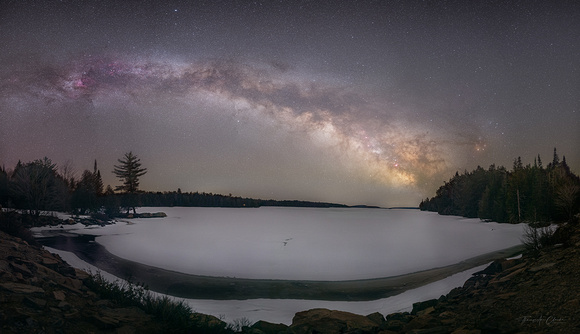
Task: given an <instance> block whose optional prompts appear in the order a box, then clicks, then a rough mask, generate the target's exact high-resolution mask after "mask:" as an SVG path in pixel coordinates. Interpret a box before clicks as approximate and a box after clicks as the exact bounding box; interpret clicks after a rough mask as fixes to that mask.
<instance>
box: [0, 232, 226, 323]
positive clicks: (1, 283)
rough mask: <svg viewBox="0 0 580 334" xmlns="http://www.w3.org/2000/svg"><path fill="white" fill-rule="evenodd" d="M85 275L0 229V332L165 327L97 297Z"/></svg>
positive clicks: (152, 318) (138, 313)
mask: <svg viewBox="0 0 580 334" xmlns="http://www.w3.org/2000/svg"><path fill="white" fill-rule="evenodd" d="M88 277H89V275H88V274H87V273H86V272H84V271H81V270H78V269H75V268H72V267H71V266H69V265H68V264H67V263H66V262H64V261H62V259H60V257H59V256H58V255H54V254H51V253H50V252H48V251H46V250H44V249H42V248H40V247H38V246H33V245H29V244H28V243H27V242H26V241H23V240H22V239H20V238H17V237H13V236H11V235H8V234H6V233H4V232H2V231H0V305H1V307H0V333H3V334H4V333H6V334H9V333H163V332H164V331H165V329H166V328H164V327H163V325H164V324H163V322H162V321H159V320H158V319H155V318H154V317H152V316H151V315H148V314H146V313H145V312H144V311H143V310H141V309H140V308H138V307H134V306H132V307H122V306H118V305H116V304H115V303H114V302H112V301H110V300H107V299H102V298H100V296H99V295H98V294H97V293H95V292H94V291H93V290H91V288H89V286H87V284H85V281H86V280H87V279H88ZM207 317H211V321H214V322H215V321H220V320H219V319H217V318H215V317H212V316H207ZM220 322H221V321H220ZM220 325H221V327H225V323H223V324H220Z"/></svg>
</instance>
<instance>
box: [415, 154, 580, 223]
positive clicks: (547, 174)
mask: <svg viewBox="0 0 580 334" xmlns="http://www.w3.org/2000/svg"><path fill="white" fill-rule="evenodd" d="M419 208H420V209H421V210H426V211H434V212H438V213H439V214H442V215H456V216H463V217H469V218H480V219H482V220H489V221H495V222H509V223H519V222H565V221H568V220H570V219H571V218H572V217H573V215H574V214H575V213H577V212H579V211H580V178H579V177H578V176H577V175H575V174H574V173H573V172H572V171H571V170H570V167H569V166H568V164H567V163H566V157H565V156H563V158H562V160H560V158H559V156H558V153H557V150H556V149H555V148H554V156H553V158H552V161H551V162H550V163H548V165H547V166H545V167H544V166H543V163H542V159H541V158H540V156H539V155H538V156H537V157H536V158H535V159H534V163H533V165H532V164H527V165H525V166H524V165H523V163H522V160H521V157H518V158H517V159H514V163H513V167H512V170H507V169H506V168H505V167H503V166H499V167H496V166H495V165H491V166H489V168H488V169H487V170H486V169H484V168H482V167H480V166H478V167H477V168H476V169H475V170H473V171H471V172H468V171H465V172H464V173H462V174H460V173H459V172H457V173H455V176H453V177H452V178H451V179H450V180H449V182H445V184H444V185H442V186H441V187H439V189H438V190H437V192H436V195H435V196H434V197H432V198H427V199H425V200H423V201H422V202H421V204H420V205H419Z"/></svg>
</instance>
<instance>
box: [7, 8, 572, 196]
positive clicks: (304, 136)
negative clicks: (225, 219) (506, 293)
mask: <svg viewBox="0 0 580 334" xmlns="http://www.w3.org/2000/svg"><path fill="white" fill-rule="evenodd" d="M579 32H580V5H579V4H578V2H576V1H533V0H532V1H528V0H525V1H524V0H522V1H493V0H491V1H219V0H216V1H90V0H89V1H6V0H5V1H2V2H1V3H0V45H1V47H0V62H1V64H2V66H0V164H2V165H4V166H5V167H6V168H7V169H11V168H13V167H14V165H15V164H16V162H17V161H18V160H22V161H24V162H26V161H31V160H34V159H39V158H42V157H44V156H47V157H49V158H51V159H52V160H53V161H54V162H55V163H57V164H59V165H60V166H63V165H64V164H66V163H67V161H68V163H69V164H72V166H73V167H74V169H75V170H76V171H77V175H78V176H80V174H81V173H82V171H83V170H84V169H92V167H93V161H94V160H95V159H96V160H97V162H98V164H99V169H100V170H101V173H102V175H103V179H104V182H105V184H111V185H112V186H115V185H117V184H119V182H118V180H116V179H115V177H114V175H113V174H112V172H111V171H112V169H113V165H114V164H116V163H117V159H118V158H121V157H122V156H123V154H124V153H125V152H128V151H132V152H133V153H134V154H136V155H137V156H138V157H139V158H141V162H142V163H143V166H144V167H147V168H148V173H147V174H146V175H145V176H143V177H142V179H141V188H142V189H145V190H154V191H172V190H177V188H181V189H182V191H200V192H213V193H222V194H228V193H232V194H234V195H238V196H243V197H254V198H263V199H298V200H311V201H326V202H338V203H344V204H351V205H354V204H368V205H381V206H400V205H412V206H416V205H418V203H419V202H420V200H421V199H422V198H425V197H427V196H433V195H434V192H435V190H436V189H437V188H438V187H439V186H440V185H442V184H443V181H445V180H448V179H449V178H450V177H451V176H452V175H453V174H454V173H455V172H456V171H460V172H461V171H463V170H465V169H467V170H471V169H473V168H475V167H476V166H477V165H481V166H483V167H484V168H487V167H488V166H489V165H490V164H492V163H495V164H497V165H504V166H506V167H508V168H511V166H512V163H513V160H514V158H516V157H518V156H521V157H522V161H523V162H524V164H527V163H533V160H534V157H536V156H537V154H540V155H541V157H542V159H543V160H544V164H546V163H547V162H550V161H551V159H552V154H553V148H554V147H557V149H558V153H559V154H560V156H562V155H565V156H566V160H567V162H568V165H570V167H571V168H572V170H573V171H574V172H575V173H578V172H580V149H579V148H580V130H579V129H580V39H579V38H578V36H579V35H578V34H579Z"/></svg>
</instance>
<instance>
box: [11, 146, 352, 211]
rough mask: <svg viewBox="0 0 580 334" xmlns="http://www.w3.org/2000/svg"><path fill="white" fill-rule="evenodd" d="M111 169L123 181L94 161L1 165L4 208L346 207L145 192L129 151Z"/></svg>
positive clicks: (142, 172) (137, 164)
mask: <svg viewBox="0 0 580 334" xmlns="http://www.w3.org/2000/svg"><path fill="white" fill-rule="evenodd" d="M118 161H119V165H116V166H114V167H115V168H114V170H113V173H114V174H115V175H116V176H117V177H118V178H120V180H121V182H122V184H121V185H119V186H117V187H115V189H113V187H111V186H110V185H108V186H107V187H105V186H104V185H103V180H102V177H101V171H100V169H99V167H98V164H97V161H96V160H95V162H94V166H93V170H85V171H83V172H82V174H81V176H80V177H78V176H77V173H76V172H75V171H74V170H73V169H72V168H71V166H70V164H64V165H63V166H57V165H56V164H55V163H53V162H52V160H51V159H49V158H46V157H45V158H44V159H37V160H34V161H31V162H27V163H22V162H20V161H19V162H18V163H17V164H16V166H15V167H14V168H13V169H11V170H7V169H6V168H5V167H4V166H3V167H1V168H0V207H4V208H12V209H18V210H22V211H26V212H28V213H30V214H32V215H33V216H37V217H38V216H39V215H40V213H41V212H43V211H60V212H69V213H72V214H75V215H87V214H92V215H96V216H98V217H99V218H100V219H112V218H115V217H119V216H122V215H123V214H122V212H123V211H126V212H127V214H128V213H129V211H130V209H133V210H134V209H135V207H173V206H182V207H260V206H287V207H288V206H290V207H322V208H329V207H348V206H347V205H343V204H335V203H325V202H310V201H298V200H272V199H268V200H263V199H254V198H244V197H240V196H234V195H232V194H229V195H222V194H213V193H206V192H182V191H181V189H177V190H176V191H165V192H160V191H142V190H140V189H139V178H140V177H141V176H143V175H145V174H146V172H147V169H146V168H143V167H141V163H140V160H139V159H138V158H137V157H136V156H135V155H133V154H132V153H131V152H129V153H126V154H125V156H124V157H123V159H119V160H118Z"/></svg>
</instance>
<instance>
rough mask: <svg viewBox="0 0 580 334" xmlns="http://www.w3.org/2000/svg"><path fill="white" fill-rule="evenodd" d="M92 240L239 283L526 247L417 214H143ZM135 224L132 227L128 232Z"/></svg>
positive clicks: (502, 230) (471, 223) (426, 265)
mask: <svg viewBox="0 0 580 334" xmlns="http://www.w3.org/2000/svg"><path fill="white" fill-rule="evenodd" d="M141 211H142V212H157V211H163V212H165V213H167V215H168V217H167V218H147V219H131V220H126V222H119V223H117V224H115V225H108V226H105V227H99V228H94V227H93V228H91V229H87V228H84V227H82V228H78V229H76V230H71V232H74V233H82V234H93V235H97V236H99V237H97V238H96V241H97V242H99V243H100V244H102V245H104V246H105V247H106V248H107V249H108V250H109V251H110V252H111V253H113V254H115V255H117V256H120V257H122V258H126V259H129V260H133V261H136V262H140V263H144V264H148V265H151V266H156V267H160V268H165V269H170V270H174V271H179V272H183V273H189V274H196V275H209V276H229V277H238V278H271V279H298V280H352V279H365V278H378V277H388V276H394V275H401V274H405V273H410V272H415V271H419V270H425V269H430V268H434V267H440V266H445V265H450V264H454V263H457V262H460V261H462V260H465V259H468V258H471V257H474V256H477V255H481V254H484V253H487V252H491V251H495V250H499V249H503V248H507V247H511V246H514V245H518V244H520V243H521V241H520V237H521V235H522V230H523V225H522V224H520V225H510V224H497V223H484V222H482V221H480V220H479V219H465V218H460V217H452V216H440V215H438V214H436V213H429V212H421V211H418V210H381V209H354V208H348V209H342V208H340V209H337V208H332V209H320V208H282V207H262V208H181V207H176V208H142V209H141ZM128 222H130V224H129V223H128Z"/></svg>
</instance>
